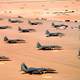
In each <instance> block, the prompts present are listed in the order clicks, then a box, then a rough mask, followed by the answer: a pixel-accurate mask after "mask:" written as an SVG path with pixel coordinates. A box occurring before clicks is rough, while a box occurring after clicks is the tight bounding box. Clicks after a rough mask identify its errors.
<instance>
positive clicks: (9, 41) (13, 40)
mask: <svg viewBox="0 0 80 80" xmlns="http://www.w3.org/2000/svg"><path fill="white" fill-rule="evenodd" d="M4 41H5V42H7V43H25V40H23V39H8V38H7V36H5V37H4Z"/></svg>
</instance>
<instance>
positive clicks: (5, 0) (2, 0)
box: [0, 0, 79, 2]
mask: <svg viewBox="0 0 80 80" xmlns="http://www.w3.org/2000/svg"><path fill="white" fill-rule="evenodd" d="M7 1H9V2H14V1H68V0H0V2H7ZM69 1H72V0H69ZM78 1H79V0H78Z"/></svg>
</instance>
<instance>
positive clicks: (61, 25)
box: [52, 23, 68, 29]
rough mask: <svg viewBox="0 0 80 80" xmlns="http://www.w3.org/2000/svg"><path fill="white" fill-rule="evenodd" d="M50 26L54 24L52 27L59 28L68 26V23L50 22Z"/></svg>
mask: <svg viewBox="0 0 80 80" xmlns="http://www.w3.org/2000/svg"><path fill="white" fill-rule="evenodd" d="M52 26H54V28H57V29H59V28H61V27H63V28H64V29H66V28H67V27H68V25H65V24H54V23H52Z"/></svg>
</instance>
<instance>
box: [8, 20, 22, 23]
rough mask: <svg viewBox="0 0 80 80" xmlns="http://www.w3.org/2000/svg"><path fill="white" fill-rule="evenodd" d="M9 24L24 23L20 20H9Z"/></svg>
mask: <svg viewBox="0 0 80 80" xmlns="http://www.w3.org/2000/svg"><path fill="white" fill-rule="evenodd" d="M8 21H9V22H11V23H22V22H23V21H21V20H18V19H8Z"/></svg>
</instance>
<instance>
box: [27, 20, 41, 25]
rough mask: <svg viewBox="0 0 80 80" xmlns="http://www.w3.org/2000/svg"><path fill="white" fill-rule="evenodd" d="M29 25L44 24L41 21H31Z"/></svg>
mask: <svg viewBox="0 0 80 80" xmlns="http://www.w3.org/2000/svg"><path fill="white" fill-rule="evenodd" d="M28 23H29V24H30V25H38V24H42V22H40V21H32V20H29V21H28Z"/></svg>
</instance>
